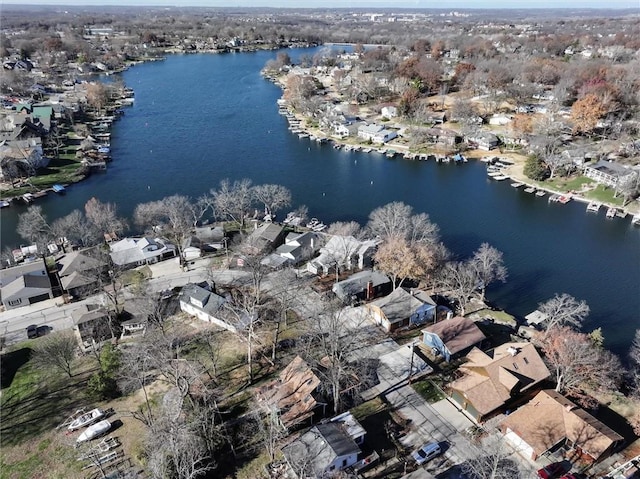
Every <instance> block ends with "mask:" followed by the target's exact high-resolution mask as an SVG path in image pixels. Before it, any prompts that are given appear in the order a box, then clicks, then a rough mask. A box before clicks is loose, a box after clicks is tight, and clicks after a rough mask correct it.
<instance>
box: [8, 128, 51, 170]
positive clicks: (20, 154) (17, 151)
mask: <svg viewBox="0 0 640 479" xmlns="http://www.w3.org/2000/svg"><path fill="white" fill-rule="evenodd" d="M48 164H49V158H47V157H46V156H44V155H43V151H42V140H40V138H29V139H25V140H10V141H8V140H3V141H1V142H0V178H10V177H15V176H17V175H18V174H24V175H26V176H33V175H35V172H36V170H37V169H38V168H43V167H45V166H47V165H48Z"/></svg>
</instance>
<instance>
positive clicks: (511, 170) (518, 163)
mask: <svg viewBox="0 0 640 479" xmlns="http://www.w3.org/2000/svg"><path fill="white" fill-rule="evenodd" d="M261 74H262V76H263V77H264V78H265V79H267V80H269V81H271V82H273V83H274V84H276V85H277V86H278V87H280V89H281V90H282V96H281V97H280V98H279V99H278V102H277V104H278V108H279V110H280V112H281V114H282V110H283V109H284V110H286V111H287V112H289V114H290V115H292V116H293V117H294V118H295V120H294V121H295V128H296V129H297V130H301V131H302V133H298V136H299V137H300V138H301V139H302V138H305V136H300V135H301V134H302V135H306V137H307V138H306V139H310V140H316V139H321V140H318V141H320V142H322V143H330V144H333V145H339V146H338V148H340V149H346V150H347V151H352V150H355V151H361V152H365V153H371V152H377V153H380V154H387V152H388V151H390V150H391V151H394V152H395V153H396V154H395V155H394V156H393V157H394V158H397V157H398V155H400V156H401V158H402V159H404V160H410V161H416V160H417V161H429V160H428V157H429V156H433V157H436V158H438V157H447V156H449V155H443V154H442V153H438V152H437V150H435V149H434V150H433V151H432V152H430V153H418V152H411V151H410V147H409V146H407V145H401V144H393V143H392V142H389V143H382V144H373V143H372V144H363V143H361V142H358V141H356V142H355V143H354V142H348V141H345V139H344V138H340V137H336V136H331V135H327V134H326V133H325V132H324V131H322V130H321V129H319V128H313V127H308V126H307V125H306V122H307V117H305V116H304V115H302V114H300V113H297V112H295V111H293V110H292V109H290V108H289V107H288V106H287V103H286V100H285V98H284V95H285V91H286V86H285V85H284V84H283V82H282V81H281V77H278V76H272V75H270V74H268V73H266V72H264V71H262V72H261ZM286 118H287V120H288V123H289V128H288V129H289V131H290V133H291V134H292V135H293V134H296V131H297V130H295V129H294V130H292V129H291V127H292V121H291V120H292V119H291V118H290V116H289V115H286ZM334 148H335V146H334ZM363 150H370V151H363ZM461 154H463V156H464V157H465V158H467V159H469V160H475V161H479V160H480V159H481V158H482V157H487V156H489V157H497V158H505V159H507V160H509V161H512V162H513V164H512V165H509V166H508V167H506V168H504V169H503V170H502V173H503V174H504V176H506V177H507V178H506V179H507V180H511V181H513V182H518V183H522V184H523V185H524V186H526V187H532V188H535V189H536V190H540V191H544V192H546V193H547V194H549V195H561V196H569V197H570V199H571V200H576V201H579V202H581V203H586V204H589V203H591V202H596V203H598V204H599V205H600V206H601V207H606V208H615V209H616V210H619V211H622V212H624V213H625V217H624V218H626V216H630V217H631V218H632V219H633V218H634V217H637V216H640V204H638V205H636V204H634V202H631V203H629V204H627V205H624V206H622V205H616V204H612V203H608V202H603V201H599V200H591V199H589V198H587V197H585V196H583V195H582V194H581V192H576V191H574V190H569V191H562V190H558V189H554V188H552V187H550V186H548V185H541V184H540V182H537V181H534V180H532V179H530V178H528V177H527V176H526V175H525V174H524V172H523V169H524V163H525V161H526V157H524V156H523V155H521V154H520V153H516V152H502V151H500V150H499V149H495V150H489V151H484V150H477V149H476V150H468V151H465V152H463V153H461ZM436 161H439V160H436ZM596 184H597V183H596ZM635 203H638V202H637V201H636V202H635ZM624 218H621V219H624Z"/></svg>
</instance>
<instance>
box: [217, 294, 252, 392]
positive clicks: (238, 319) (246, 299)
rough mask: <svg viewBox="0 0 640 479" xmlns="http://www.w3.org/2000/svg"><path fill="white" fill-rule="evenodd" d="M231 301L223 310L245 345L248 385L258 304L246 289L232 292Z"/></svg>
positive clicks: (250, 377)
mask: <svg viewBox="0 0 640 479" xmlns="http://www.w3.org/2000/svg"><path fill="white" fill-rule="evenodd" d="M232 298H233V299H232V301H231V302H229V303H225V310H226V312H227V314H228V315H229V317H230V318H231V322H232V323H233V324H234V325H235V329H236V331H237V333H238V336H239V337H240V338H241V339H242V340H243V341H244V342H245V343H246V345H247V368H248V373H249V384H251V383H253V380H254V370H253V356H254V352H255V351H254V346H255V343H256V339H257V338H256V334H255V328H256V323H257V321H258V309H259V303H258V301H256V295H255V293H254V292H253V291H251V290H248V289H246V288H237V289H235V290H233V292H232Z"/></svg>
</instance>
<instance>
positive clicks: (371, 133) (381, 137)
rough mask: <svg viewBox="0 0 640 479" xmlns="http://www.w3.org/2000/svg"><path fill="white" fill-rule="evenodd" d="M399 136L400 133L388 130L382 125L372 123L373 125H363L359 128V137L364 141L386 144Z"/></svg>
mask: <svg viewBox="0 0 640 479" xmlns="http://www.w3.org/2000/svg"><path fill="white" fill-rule="evenodd" d="M397 136H398V132H396V131H394V130H387V129H385V128H384V127H383V126H381V125H376V124H375V123H372V124H371V125H362V126H360V127H358V137H359V138H362V139H364V140H370V141H372V142H374V143H386V142H387V141H390V140H393V139H394V138H396V137H397Z"/></svg>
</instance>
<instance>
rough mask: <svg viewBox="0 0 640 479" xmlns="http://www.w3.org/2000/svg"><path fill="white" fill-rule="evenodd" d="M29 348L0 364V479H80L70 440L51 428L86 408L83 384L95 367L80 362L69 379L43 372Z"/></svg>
mask: <svg viewBox="0 0 640 479" xmlns="http://www.w3.org/2000/svg"><path fill="white" fill-rule="evenodd" d="M36 341H37V340H36ZM29 344H30V343H24V344H23V346H25V347H22V348H20V349H17V350H15V351H9V352H7V353H5V354H3V355H2V359H1V361H2V366H3V384H2V397H1V398H0V409H1V411H2V423H1V425H0V446H1V447H2V454H1V455H0V479H5V478H7V479H8V478H25V479H27V478H33V477H60V478H76V477H78V478H80V477H84V476H85V474H84V473H82V472H81V470H80V467H81V464H80V463H78V462H77V461H76V458H75V451H74V449H73V447H72V446H73V441H74V438H72V437H71V436H66V435H65V434H64V432H63V431H61V430H56V429H55V428H56V427H57V426H58V425H60V424H61V423H62V422H63V421H64V420H65V419H66V418H67V417H68V415H69V414H70V413H71V412H73V411H75V410H77V409H79V408H80V407H83V406H87V404H88V400H87V398H86V396H85V390H86V380H87V377H88V375H89V374H90V372H91V368H92V366H93V365H92V364H91V363H90V362H86V361H82V360H81V361H78V363H77V366H76V368H75V371H76V373H75V375H74V377H71V378H69V377H67V376H66V375H65V374H64V373H61V372H58V371H56V370H47V371H41V370H38V369H36V368H35V367H34V366H33V364H32V363H31V362H29V360H28V356H29V354H30V349H29V348H28V347H27V346H28V345H29ZM25 359H26V361H25Z"/></svg>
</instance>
